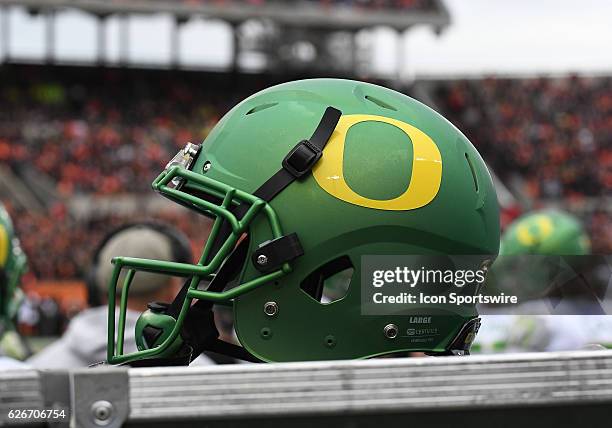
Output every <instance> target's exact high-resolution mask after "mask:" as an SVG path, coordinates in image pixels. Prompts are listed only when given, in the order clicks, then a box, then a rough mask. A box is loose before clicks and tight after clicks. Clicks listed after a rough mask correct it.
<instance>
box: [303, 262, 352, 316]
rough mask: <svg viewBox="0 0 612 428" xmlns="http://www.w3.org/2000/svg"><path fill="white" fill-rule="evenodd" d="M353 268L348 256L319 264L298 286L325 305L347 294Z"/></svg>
mask: <svg viewBox="0 0 612 428" xmlns="http://www.w3.org/2000/svg"><path fill="white" fill-rule="evenodd" d="M354 271H355V268H354V267H353V264H352V263H351V259H350V258H349V257H348V256H341V257H338V258H337V259H334V260H332V261H329V262H327V263H325V264H324V265H322V266H320V267H319V268H318V269H316V270H315V271H314V272H312V273H310V274H309V275H308V276H307V277H306V278H304V280H303V281H302V282H301V283H300V288H301V289H302V291H303V292H305V293H306V294H308V296H310V297H311V298H312V299H314V300H316V301H317V302H319V303H321V304H323V305H327V304H330V303H333V302H337V301H338V300H341V299H342V298H344V296H346V295H347V294H348V291H349V286H350V284H351V280H352V278H353V273H354Z"/></svg>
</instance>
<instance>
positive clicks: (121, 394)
mask: <svg viewBox="0 0 612 428" xmlns="http://www.w3.org/2000/svg"><path fill="white" fill-rule="evenodd" d="M51 374H52V376H50V373H49V372H36V371H30V370H24V371H21V372H5V373H0V411H2V414H1V415H0V425H1V424H2V422H4V423H5V424H7V423H15V421H14V420H13V421H11V420H7V418H6V415H7V408H16V407H22V408H32V407H45V406H46V407H49V406H54V405H55V406H56V407H57V408H61V407H62V406H68V407H69V408H70V413H71V415H72V419H73V425H72V426H78V427H99V426H107V427H115V426H148V427H151V426H153V427H157V426H171V427H176V426H180V427H182V426H207V427H217V426H219V427H222V426H228V427H230V426H231V427H243V426H249V427H252V426H264V425H265V426H266V427H271V426H272V427H287V426H296V427H302V426H304V427H307V426H315V425H317V426H320V427H326V426H334V427H370V426H372V427H374V426H376V427H379V426H385V427H394V426H402V427H404V426H407V424H415V423H423V424H427V426H428V428H429V427H431V426H440V427H446V426H455V425H459V426H461V425H462V424H463V422H460V421H466V423H467V421H469V424H470V427H478V426H487V427H491V426H494V427H497V426H511V425H512V426H516V424H517V422H518V423H523V424H525V425H526V426H532V425H537V426H538V427H544V426H555V427H556V428H558V427H562V426H570V425H571V426H574V427H575V426H576V424H580V425H582V426H588V427H597V426H602V427H603V426H610V414H611V412H612V351H581V352H567V353H539V354H515V355H496V356H472V357H446V358H411V359H377V360H369V361H337V362H314V363H287V364H262V365H233V366H211V367H198V368H196V367H190V368H139V369H121V368H103V369H89V370H75V371H71V372H69V373H64V378H66V379H69V383H70V386H69V387H68V382H67V381H64V384H63V385H64V386H62V380H61V379H62V378H61V373H58V372H51ZM50 385H52V386H51V387H50ZM66 389H69V390H70V396H71V402H70V403H62V401H63V400H65V398H64V399H62V394H63V396H64V397H67V394H66V393H64V392H63V391H65V390H66ZM26 406H27V407H26ZM510 422H512V423H510ZM66 426H67V425H66Z"/></svg>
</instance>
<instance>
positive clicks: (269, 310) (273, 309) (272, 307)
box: [264, 302, 278, 317]
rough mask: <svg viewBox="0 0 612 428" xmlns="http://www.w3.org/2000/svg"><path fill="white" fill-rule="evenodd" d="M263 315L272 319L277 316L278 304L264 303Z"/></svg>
mask: <svg viewBox="0 0 612 428" xmlns="http://www.w3.org/2000/svg"><path fill="white" fill-rule="evenodd" d="M264 314H266V315H267V316H269V317H274V316H276V314H278V304H277V303H276V302H266V303H265V304H264Z"/></svg>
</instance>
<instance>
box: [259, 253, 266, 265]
mask: <svg viewBox="0 0 612 428" xmlns="http://www.w3.org/2000/svg"><path fill="white" fill-rule="evenodd" d="M266 263H268V257H266V256H265V255H264V254H260V255H258V256H257V264H258V265H260V266H263V265H265V264H266Z"/></svg>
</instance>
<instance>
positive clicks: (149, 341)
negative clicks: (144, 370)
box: [136, 303, 183, 357]
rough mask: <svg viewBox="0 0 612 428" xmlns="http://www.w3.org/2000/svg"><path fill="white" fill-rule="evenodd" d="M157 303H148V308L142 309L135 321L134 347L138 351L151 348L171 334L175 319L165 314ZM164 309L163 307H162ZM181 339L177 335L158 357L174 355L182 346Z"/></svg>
mask: <svg viewBox="0 0 612 428" xmlns="http://www.w3.org/2000/svg"><path fill="white" fill-rule="evenodd" d="M161 307H163V306H162V305H161V304H159V303H150V304H149V309H147V310H146V311H144V312H143V313H142V314H140V317H138V321H136V347H137V348H138V350H139V351H144V350H147V349H153V348H156V347H158V346H159V345H160V344H161V343H163V342H164V341H165V340H166V339H167V338H168V337H169V336H170V334H171V332H172V330H173V329H174V326H175V324H176V320H175V319H174V318H173V317H171V316H170V315H166V314H165V313H164V312H163V311H162V310H160V308H161ZM164 309H165V308H164ZM182 344H183V340H182V338H181V336H180V335H178V336H177V337H176V338H175V339H174V341H173V342H172V344H171V345H170V346H169V347H168V348H167V349H166V350H165V351H164V352H162V353H160V354H159V357H165V356H171V355H174V354H175V353H176V352H177V351H178V350H179V349H180V348H181V346H182Z"/></svg>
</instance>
